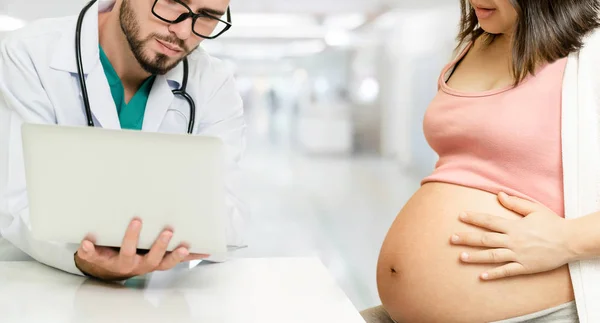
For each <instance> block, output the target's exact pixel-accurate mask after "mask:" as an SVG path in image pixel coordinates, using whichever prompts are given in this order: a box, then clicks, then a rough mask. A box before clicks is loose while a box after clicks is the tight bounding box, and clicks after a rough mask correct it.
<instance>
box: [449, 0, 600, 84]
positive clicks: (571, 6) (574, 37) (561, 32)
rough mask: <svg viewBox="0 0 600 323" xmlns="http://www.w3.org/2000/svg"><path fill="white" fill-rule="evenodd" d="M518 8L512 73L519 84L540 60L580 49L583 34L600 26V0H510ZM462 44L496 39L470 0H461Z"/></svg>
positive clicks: (551, 59) (555, 57)
mask: <svg viewBox="0 0 600 323" xmlns="http://www.w3.org/2000/svg"><path fill="white" fill-rule="evenodd" d="M509 1H510V2H511V3H512V5H513V7H514V8H515V10H516V11H517V25H516V29H515V33H514V40H513V46H512V47H513V50H512V51H513V54H512V55H513V60H512V62H513V63H512V68H511V70H512V75H513V78H514V81H515V82H514V85H515V86H516V85H518V84H519V83H520V82H521V81H522V80H523V79H524V78H525V77H526V76H527V75H528V74H534V72H535V69H536V67H537V66H539V65H540V64H544V63H552V62H554V61H556V60H557V59H560V58H563V57H566V56H568V55H569V54H570V53H572V52H575V51H578V50H579V49H580V48H581V47H582V46H583V38H584V36H585V35H586V34H587V33H588V32H590V31H592V30H593V29H595V28H596V27H598V26H600V20H599V17H598V14H599V9H600V4H599V0H564V1H556V0H509ZM460 2H461V22H460V32H459V35H458V41H459V46H461V45H462V44H464V43H465V42H467V41H471V40H472V41H475V39H477V38H478V37H480V36H483V37H486V39H485V41H486V43H488V44H489V43H491V42H492V41H493V40H494V37H495V36H494V35H492V34H488V33H487V32H485V31H484V30H483V29H481V26H479V22H478V20H477V16H476V15H475V9H474V8H472V7H471V5H470V3H469V1H468V0H461V1H460Z"/></svg>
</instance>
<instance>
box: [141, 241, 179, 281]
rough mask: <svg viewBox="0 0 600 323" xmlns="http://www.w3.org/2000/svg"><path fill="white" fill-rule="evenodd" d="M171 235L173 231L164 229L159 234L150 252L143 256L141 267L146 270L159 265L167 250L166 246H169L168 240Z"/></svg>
mask: <svg viewBox="0 0 600 323" xmlns="http://www.w3.org/2000/svg"><path fill="white" fill-rule="evenodd" d="M172 237H173V232H171V231H164V232H163V233H161V234H160V236H159V237H158V239H156V241H155V242H154V244H153V245H152V248H151V249H150V252H148V253H147V254H146V256H144V262H143V265H142V266H143V267H144V270H146V271H148V272H149V271H153V270H154V269H156V268H157V267H158V266H160V264H161V262H162V260H163V258H164V257H165V254H166V252H167V247H168V246H169V242H170V241H171V238H172Z"/></svg>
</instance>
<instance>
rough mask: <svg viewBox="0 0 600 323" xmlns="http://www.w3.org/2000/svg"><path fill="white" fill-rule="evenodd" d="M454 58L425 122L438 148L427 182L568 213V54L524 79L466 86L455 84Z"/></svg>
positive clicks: (559, 213) (440, 80) (426, 134)
mask: <svg viewBox="0 0 600 323" xmlns="http://www.w3.org/2000/svg"><path fill="white" fill-rule="evenodd" d="M468 49H469V48H468V47H467V48H466V49H465V50H464V52H463V53H461V55H459V57H457V59H456V60H454V61H453V62H451V63H450V64H448V65H447V66H446V67H445V68H444V70H443V72H442V74H441V76H440V79H439V91H438V94H437V95H436V97H435V98H434V99H433V101H432V102H431V105H430V106H429V108H428V110H427V112H426V114H425V118H424V123H423V130H424V133H425V138H426V139H427V142H428V143H429V145H430V146H431V148H432V149H433V150H434V151H435V152H436V153H437V154H438V156H439V160H438V162H437V164H436V167H435V170H434V171H433V173H432V174H431V175H430V176H428V177H426V178H425V179H424V180H423V181H422V184H425V183H428V182H445V183H452V184H457V185H461V186H467V187H472V188H476V189H480V190H484V191H487V192H490V193H493V194H497V193H499V192H501V191H502V192H505V193H507V194H510V195H514V196H518V197H521V198H524V199H528V200H530V201H535V202H539V203H541V204H544V205H545V206H546V207H548V208H550V209H551V210H553V211H554V212H556V214H558V215H559V216H561V217H564V201H563V179H562V154H561V92H562V79H563V73H564V69H565V65H566V58H563V59H560V60H558V61H556V62H554V63H552V64H547V65H546V66H545V67H543V68H542V69H540V70H539V72H537V73H536V75H535V76H529V77H527V78H526V79H525V80H524V81H523V82H522V83H521V84H520V85H519V86H517V87H512V86H508V87H506V88H502V89H497V90H491V91H485V92H478V93H466V92H463V91H457V90H454V89H452V88H450V87H449V86H448V85H447V84H446V80H445V75H446V74H447V72H448V71H449V70H450V69H451V68H453V67H454V65H455V64H456V63H457V62H458V61H459V60H460V59H461V58H462V57H463V56H464V55H465V54H466V52H467V51H468Z"/></svg>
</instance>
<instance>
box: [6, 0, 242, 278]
mask: <svg viewBox="0 0 600 323" xmlns="http://www.w3.org/2000/svg"><path fill="white" fill-rule="evenodd" d="M112 4H113V1H100V2H99V3H97V4H96V5H94V6H93V7H92V8H91V9H90V10H89V11H88V13H87V15H86V17H85V20H84V24H83V29H82V35H83V37H82V56H83V64H84V71H85V73H86V74H87V87H88V92H89V99H90V104H91V110H92V114H93V117H94V122H95V124H96V126H97V127H103V128H111V129H119V128H120V124H119V119H118V115H117V110H116V106H115V104H114V102H113V99H112V95H111V92H110V88H109V85H108V82H107V79H106V77H105V74H104V71H103V68H102V65H101V63H100V59H99V50H98V27H97V26H98V15H97V12H98V11H99V10H110V9H111V7H112ZM76 21H77V17H76V16H75V17H67V18H59V19H45V20H40V21H37V22H34V23H32V24H30V25H29V26H26V27H25V28H23V29H21V30H18V31H16V32H14V33H12V34H9V35H7V37H6V38H5V39H4V40H3V42H2V43H0V234H1V235H2V237H4V238H5V239H7V240H9V241H10V242H11V243H13V244H14V245H15V246H16V247H18V248H19V249H21V250H23V251H24V252H25V253H27V254H29V255H30V256H31V257H33V258H34V259H36V260H38V261H39V262H41V263H44V264H47V265H49V266H52V267H55V268H58V269H61V270H64V271H67V272H70V273H74V274H79V275H81V274H82V273H81V272H80V271H79V270H78V269H77V268H76V266H75V264H74V260H73V256H74V253H75V251H76V250H77V247H78V246H77V245H64V244H57V243H49V242H45V241H35V240H34V239H32V237H31V232H30V230H29V208H28V200H27V193H26V184H25V172H24V163H23V156H22V146H21V133H20V128H21V125H22V123H24V122H27V123H46V124H59V125H81V126H84V125H86V117H85V113H84V106H83V101H82V96H81V92H80V86H79V82H78V79H77V66H76V60H75V46H74V44H75V26H76ZM189 64H190V66H189V83H188V88H187V91H188V93H189V94H190V95H191V96H192V98H193V99H194V101H195V102H196V107H197V112H196V124H195V129H194V133H195V134H202V135H211V136H216V137H219V138H221V139H222V140H223V141H224V142H225V144H226V147H227V164H228V165H227V166H228V168H227V169H228V178H227V180H228V181H227V187H228V193H229V194H228V202H229V207H230V212H229V219H228V220H229V221H228V224H229V225H228V244H229V245H230V246H233V247H241V246H242V245H243V238H242V235H241V233H242V232H241V231H242V227H243V221H242V219H243V218H244V216H243V215H244V214H245V213H246V212H245V211H244V208H243V205H242V203H241V201H240V199H238V196H237V192H235V190H236V188H237V185H236V182H237V179H238V176H239V167H238V162H239V160H240V158H241V155H242V153H243V150H244V146H245V143H244V133H245V121H244V116H243V108H242V100H241V97H240V95H239V94H238V92H237V89H236V84H235V81H234V79H233V76H232V74H231V73H230V71H229V69H228V68H227V67H226V66H225V65H224V63H223V62H221V61H219V60H217V59H214V58H211V57H210V56H209V55H208V54H207V53H206V52H205V51H204V50H203V49H201V48H200V49H198V50H197V51H195V52H194V53H193V54H192V55H190V57H189ZM182 77H183V67H182V64H180V65H179V66H177V67H176V68H175V69H173V70H172V71H170V72H169V73H168V74H166V75H164V76H158V77H157V78H156V80H155V83H154V85H153V87H152V90H151V93H150V96H149V99H148V103H147V107H146V112H145V116H144V123H143V128H142V130H143V131H154V132H157V131H158V132H176V133H186V131H187V125H188V118H189V105H188V104H187V102H186V101H185V100H184V99H181V98H180V97H175V96H174V95H173V94H172V92H171V90H172V89H175V88H179V85H180V84H179V83H180V82H181V80H182ZM115 185H116V184H115ZM90 207H93V206H90ZM82 238H83V237H82ZM213 260H215V261H222V260H224V259H213Z"/></svg>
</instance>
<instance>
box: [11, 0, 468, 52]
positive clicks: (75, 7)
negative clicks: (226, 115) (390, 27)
mask: <svg viewBox="0 0 600 323" xmlns="http://www.w3.org/2000/svg"><path fill="white" fill-rule="evenodd" d="M135 1H151V0H135ZM87 2H88V0H53V1H52V0H49V1H41V0H35V1H33V0H0V16H1V15H8V16H12V17H15V18H19V19H23V20H25V21H31V20H35V19H39V18H44V17H58V16H67V15H76V14H78V12H79V11H80V10H81V8H82V7H83V6H84V5H85V4H86V3H87ZM448 6H450V8H452V7H453V6H456V7H458V0H231V8H232V20H233V24H234V28H232V29H231V30H230V31H228V32H227V33H226V34H225V35H224V36H223V37H222V38H220V39H219V40H217V41H211V42H208V43H207V44H206V46H208V47H210V49H211V50H212V51H214V52H215V53H224V54H226V53H236V55H238V56H239V55H246V56H250V57H255V56H257V57H263V56H272V57H275V58H276V57H284V56H289V55H301V56H303V55H310V54H312V53H317V52H320V51H322V50H323V49H324V48H325V46H348V45H350V44H356V41H355V40H354V39H352V37H354V38H355V39H356V40H358V41H361V37H356V36H355V35H354V36H353V35H352V34H351V31H352V30H354V29H355V28H356V27H359V26H365V25H370V24H371V23H372V22H375V21H378V18H381V16H382V15H384V14H385V13H386V12H390V11H391V10H394V12H407V11H409V10H410V9H420V11H421V12H423V9H425V10H424V11H425V12H426V11H427V9H435V8H436V7H440V8H438V9H440V10H442V11H443V10H445V9H443V8H448ZM432 11H436V10H432ZM438 11H439V10H438ZM0 18H1V17H0ZM388 18H389V17H388ZM1 20H2V19H0V22H1ZM379 20H383V19H379ZM387 20H388V21H389V20H390V19H387ZM392 20H396V18H395V17H393V18H392ZM375 24H376V23H375ZM371 25H372V24H371ZM0 29H2V26H1V24H0ZM376 34H377V33H376ZM0 36H1V33H0ZM373 38H375V37H371V36H365V35H362V41H364V40H365V39H367V40H373Z"/></svg>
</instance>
